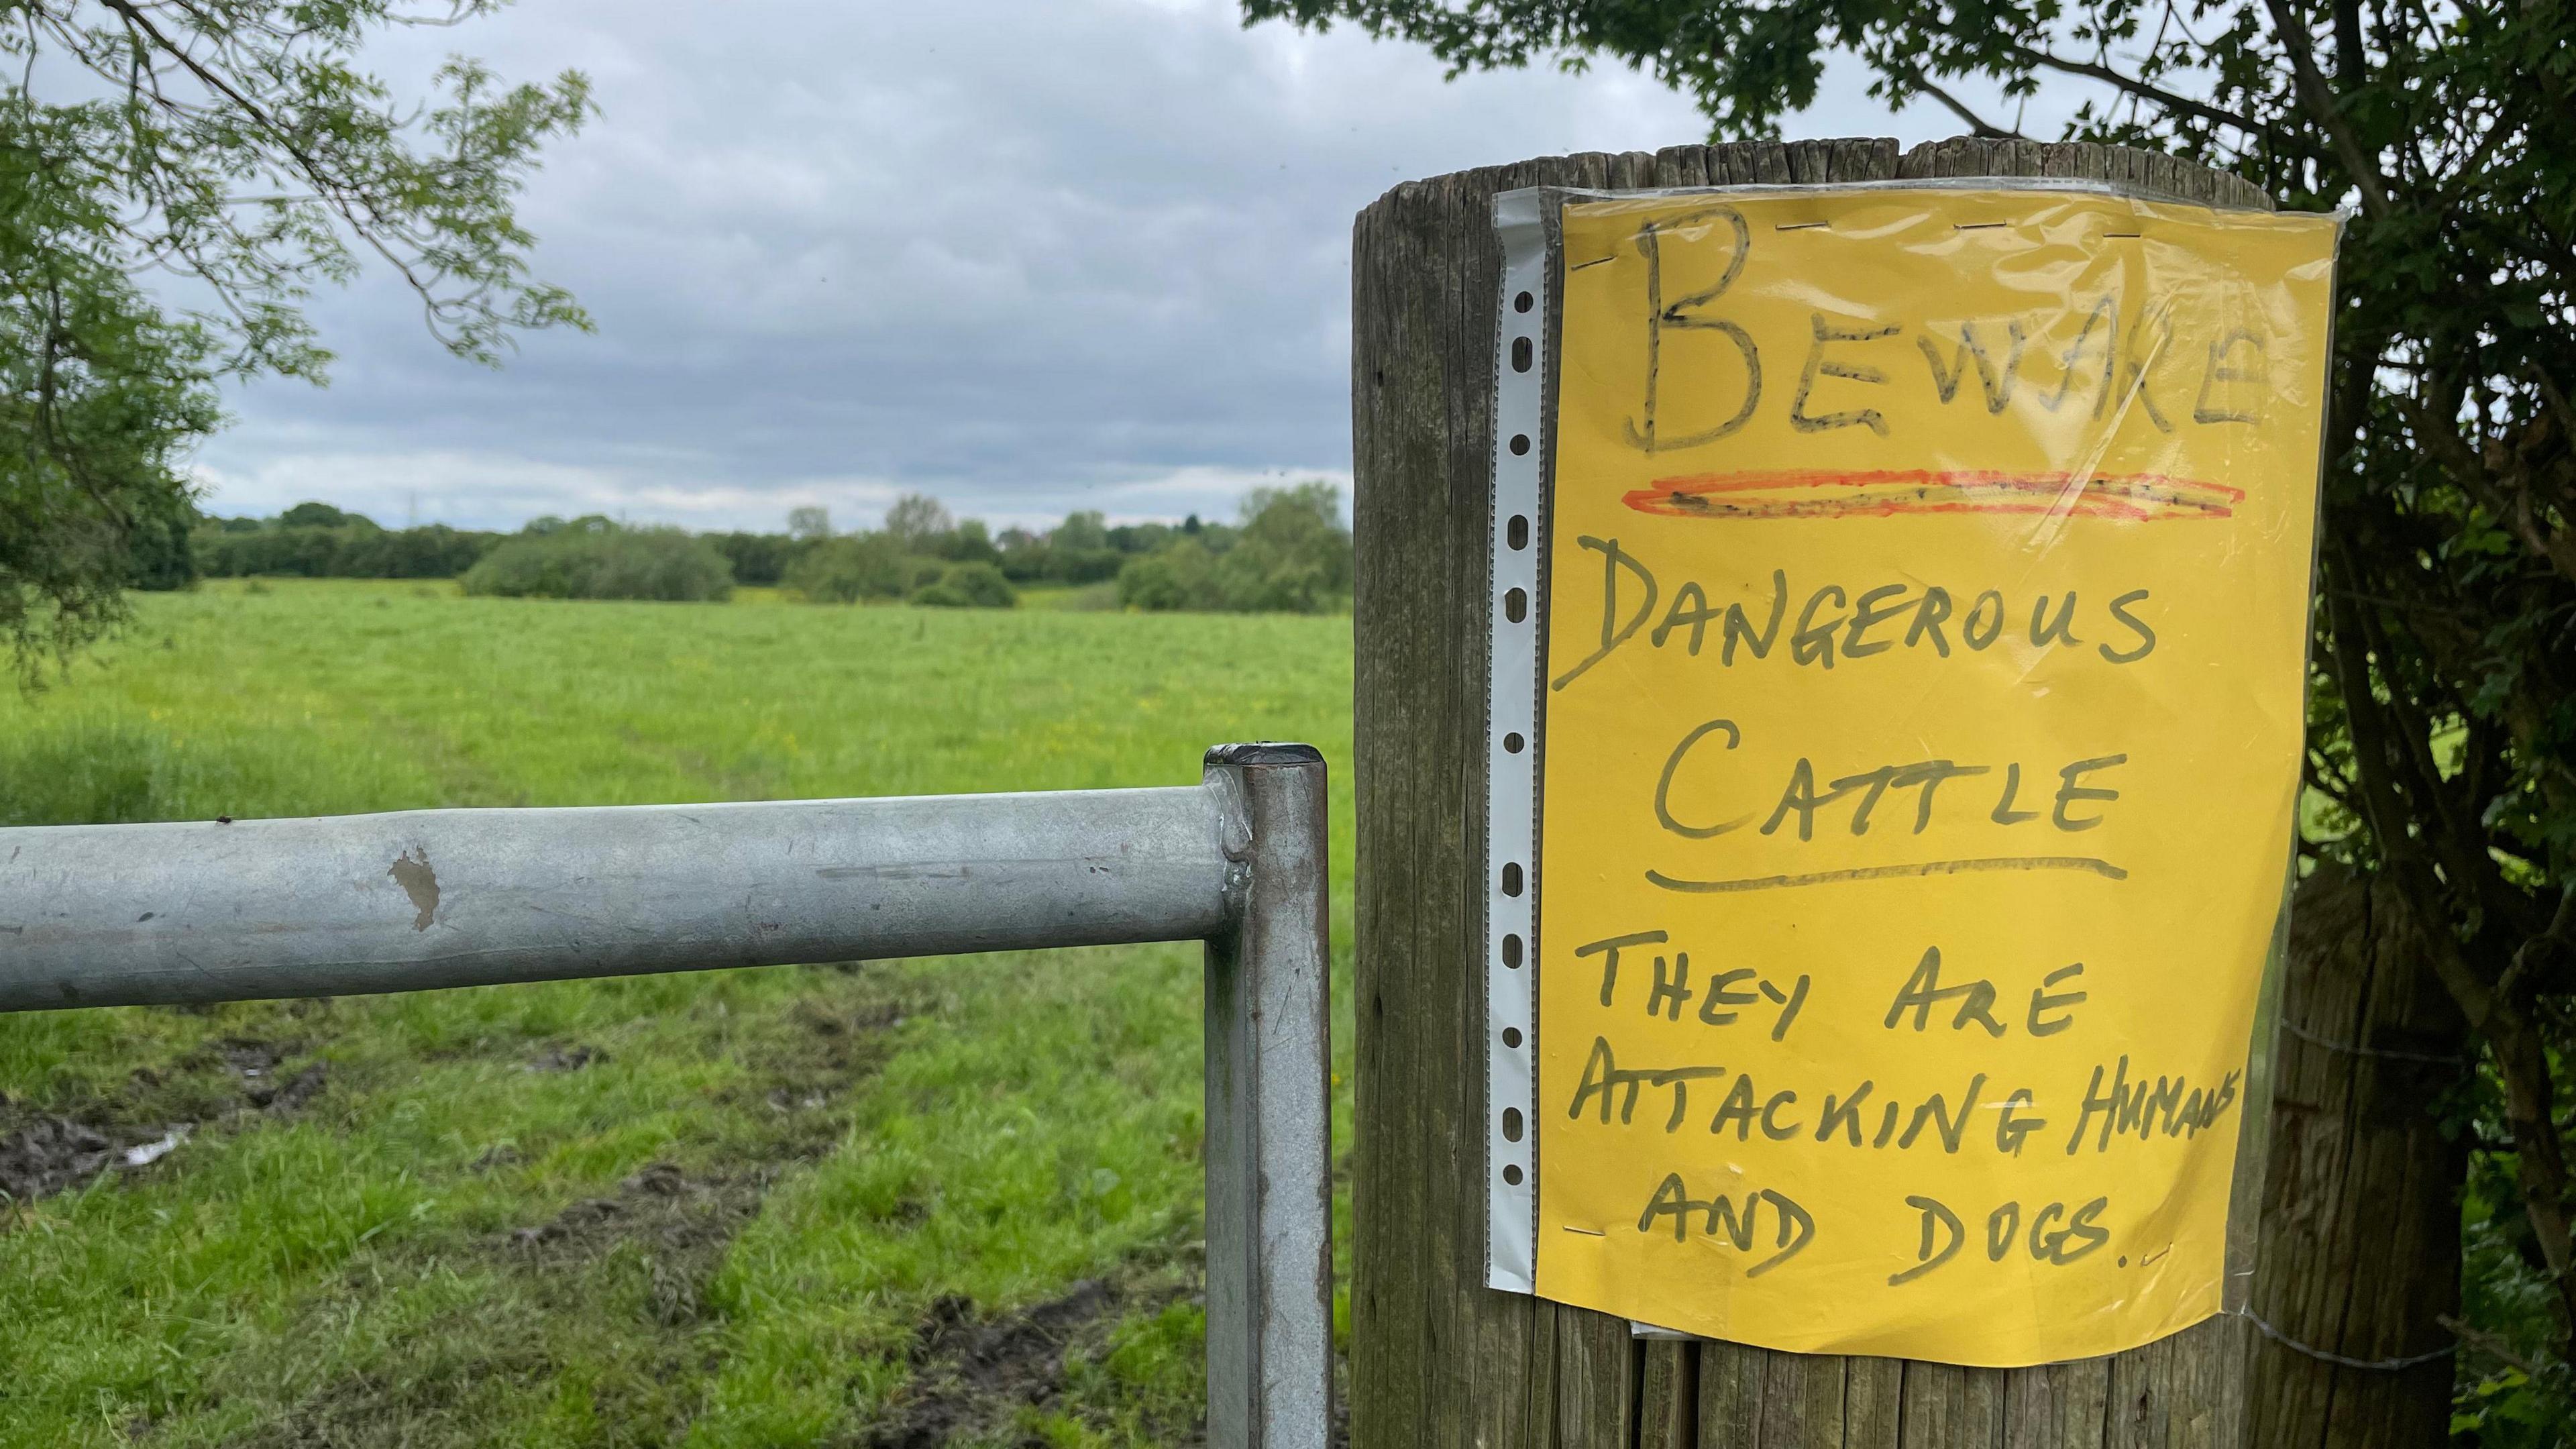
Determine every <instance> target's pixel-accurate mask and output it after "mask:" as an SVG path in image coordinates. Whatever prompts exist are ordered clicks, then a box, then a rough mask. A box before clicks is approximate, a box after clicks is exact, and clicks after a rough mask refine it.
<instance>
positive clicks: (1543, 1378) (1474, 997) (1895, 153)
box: [1351, 139, 2269, 1449]
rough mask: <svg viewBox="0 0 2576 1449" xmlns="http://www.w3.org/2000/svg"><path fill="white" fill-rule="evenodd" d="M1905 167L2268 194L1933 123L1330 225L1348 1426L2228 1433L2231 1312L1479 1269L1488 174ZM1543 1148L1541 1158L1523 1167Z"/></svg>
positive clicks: (1564, 1440)
mask: <svg viewBox="0 0 2576 1449" xmlns="http://www.w3.org/2000/svg"><path fill="white" fill-rule="evenodd" d="M1937 176H2062V177H2085V178H2095V179H2103V180H2115V181H2119V182H2122V183H2125V184H2128V185H2132V186H2143V187H2147V188H2151V189H2154V190H2157V191H2160V192H2162V193H2164V194H2166V195H2169V196H2172V197H2174V198H2175V199H2178V200H2189V201H2201V202H2217V203H2221V204H2228V205H2239V206H2268V205H2269V202H2268V201H2267V200H2266V199H2265V198H2264V197H2263V196H2262V195H2261V193H2260V192H2259V191H2258V190H2257V189H2255V188H2254V187H2252V186H2250V185H2249V184H2247V183H2246V182H2244V181H2243V180H2241V179H2239V178H2237V177H2234V176H2226V175H2220V174H2218V173H2214V172H2207V171H2203V170H2201V169H2199V168H2197V167H2192V166H2188V165H2185V164H2182V163H2179V162H2174V161H2171V160H2170V159H2168V158H2161V157H2149V156H2145V155H2142V154H2140V153H2136V152H2131V151H2127V150H2124V149H2121V148H2116V147H2101V146H2089V145H2064V146H2058V145H2038V144H2034V143H2030V142H2009V141H1986V140H1968V139H1962V140H1954V141H1943V142H1937V143H1932V144H1929V145H1924V146H1917V147H1915V148H1914V149H1912V150H1911V151H1906V152H1904V153H1902V154H1900V153H1899V150H1898V147H1897V145H1896V143H1895V142H1893V141H1888V140H1868V139H1861V140H1832V141H1801V142H1793V143H1786V144H1780V143H1744V144H1727V145H1712V146H1674V147H1668V148H1666V149H1664V150H1662V151H1659V152H1655V153H1653V154H1647V153H1644V152H1629V153H1626V154H1623V155H1617V156H1611V155H1599V154H1594V155H1580V156H1559V157H1548V158H1543V159H1539V160H1534V161H1525V162H1521V163H1519V164H1517V165H1511V166H1497V167H1491V168H1488V169H1485V170H1479V171H1468V172H1460V173H1458V174H1455V175H1450V176H1442V177H1435V178H1433V179H1430V180H1426V181H1411V182H1406V183H1405V184H1403V185H1401V186H1398V187H1396V188H1395V189H1394V190H1392V191H1390V192H1388V193H1387V194H1386V195H1385V196H1384V197H1383V198H1381V199H1380V200H1379V201H1378V202H1377V203H1376V204H1374V205H1372V206H1371V207H1369V208H1368V210H1366V211H1365V212H1362V213H1361V215H1360V217H1359V221H1358V224H1357V226H1356V228H1355V231H1354V235H1353V243H1352V250H1353V264H1352V375H1351V408H1352V452H1353V460H1352V461H1353V472H1354V476H1355V481H1356V489H1355V493H1356V497H1355V499H1354V504H1353V515H1354V519H1355V522H1356V526H1357V530H1358V545H1359V573H1358V599H1357V613H1356V620H1355V630H1356V636H1357V637H1356V644H1357V670H1356V677H1355V688H1356V693H1357V698H1356V701H1355V705H1356V711H1357V718H1356V727H1357V738H1356V751H1357V758H1356V759H1355V761H1354V765H1355V772H1354V773H1355V778H1356V781H1357V788H1358V797H1359V800H1358V805H1359V839H1358V862H1359V865H1358V869H1359V887H1358V919H1357V930H1358V938H1359V959H1358V970H1357V980H1356V986H1357V991H1356V996H1357V1010H1358V1029H1359V1040H1358V1073H1359V1075H1358V1080H1357V1082H1356V1083H1355V1084H1354V1088H1355V1095H1356V1107H1357V1113H1358V1120H1357V1122H1356V1124H1355V1125H1356V1129H1357V1130H1356V1132H1355V1134H1354V1143H1353V1159H1354V1172H1355V1175H1356V1181H1355V1185H1354V1191H1353V1204H1352V1206H1353V1215H1354V1230H1353V1243H1352V1257H1353V1271H1354V1281H1353V1285H1352V1294H1351V1333H1352V1347H1351V1397H1352V1430H1353V1439H1354V1442H1355V1444H1357V1445H1358V1446H1359V1449H1418V1446H1449V1445H1473V1446H1478V1449H1594V1446H1599V1449H1631V1446H1656V1449H1667V1446H1673V1449H1966V1446H1976V1449H1997V1446H2007V1449H2114V1446H2116V1449H2131V1446H2137V1449H2145V1446H2155V1449H2167V1446H2175V1449H2180V1446H2192V1445H2210V1446H2227V1449H2233V1446H2237V1445H2240V1444H2243V1443H2244V1442H2246V1441H2245V1432H2246V1430H2245V1410H2246V1384H2247V1364H2248V1362H2249V1355H2248V1353H2247V1350H2246V1346H2245V1342H2246V1339H2245V1326H2244V1324H2243V1323H2242V1322H2241V1321H2238V1320H2232V1319H2230V1320H2219V1321H2214V1322H2211V1323H2206V1324H2203V1325H2201V1326H2199V1327H2197V1328H2194V1329H2192V1330H2189V1331H2188V1332H2185V1333H2182V1334H2178V1335H2176V1336H2175V1337H2173V1338H2171V1339H2168V1340H2166V1341H2164V1342H2162V1343H2159V1344H2155V1345H2152V1346H2150V1347H2149V1348H2146V1349H2142V1350H2139V1351H2137V1352H2135V1353H2131V1354H2124V1355H2120V1356H2118V1357H2117V1358H2114V1359H2107V1360H2095V1361H2091V1362H2088V1363H2077V1364H2057V1365H2049V1366H2045V1367H2040V1368H2032V1369H2020V1370H2013V1371H2009V1372H2005V1371H1996V1370H1972V1369H1962V1368H1957V1367H1953V1366H1949V1365H1940V1364H1922V1363H1909V1362H1903V1361H1899V1360H1891V1359H1861V1358H1854V1359H1844V1358H1835V1357H1828V1356H1801V1355H1795V1354H1782V1353H1773V1352H1769V1351H1767V1350H1762V1349H1755V1348H1748V1347H1744V1346H1742V1345H1736V1344H1723V1343H1704V1344H1654V1345H1647V1344H1641V1343H1640V1342H1638V1341H1636V1340H1634V1339H1632V1338H1631V1337H1630V1336H1629V1333H1628V1329H1627V1325H1625V1324H1624V1323H1621V1322H1619V1321H1617V1320H1615V1319H1610V1318H1607V1317H1604V1316H1602V1315H1600V1314H1595V1313H1589V1312H1585V1311H1583V1310H1581V1309H1576V1308H1568V1307H1563V1306H1560V1305H1557V1304H1552V1303H1544V1302H1539V1301H1536V1300H1533V1299H1529V1298H1525V1297H1521V1296H1518V1295H1515V1294H1507V1293H1496V1292H1492V1291H1490V1290H1488V1289H1486V1288H1484V1287H1483V1286H1482V1285H1483V1280H1484V1190H1483V1184H1482V1173H1483V1166H1484V1120H1485V1116H1484V1114H1485V1100H1484V1097H1485V1092H1484V1080H1483V1070H1482V1064H1483V1061H1484V1045H1483V1041H1482V1033H1483V1029H1484V964H1483V961H1482V960H1481V951H1482V913H1481V906H1480V897H1481V886H1480V880H1481V876H1482V840H1483V832H1484V765H1483V741H1484V728H1483V719H1484V691H1485V667H1486V612H1485V607H1484V604H1485V594H1486V592H1487V558H1486V544H1487V537H1488V533H1487V530H1488V528H1489V526H1490V512H1491V494H1490V491H1489V490H1490V478H1489V474H1488V469H1489V463H1490V456H1491V455H1490V448H1491V439H1492V415H1491V414H1492V397H1493V371H1492V369H1493V342H1494V335H1495V316H1494V306H1495V301H1496V298H1495V288H1496V286H1497V284H1498V274H1499V268H1500V257H1499V255H1498V254H1497V252H1496V250H1495V247H1494V241H1493V233H1492V220H1491V207H1492V200H1493V197H1494V195H1495V194H1496V193H1497V192H1501V191H1507V190H1511V189H1513V188H1515V187H1522V186H1538V185H1554V186H1575V187H1604V186H1618V187H1642V186H1701V185H1741V184H1747V183H1757V182H1768V183H1790V182H1799V183H1809V184H1813V183H1821V182H1842V181H1873V180H1889V179H1918V178H1925V177H1937ZM1542 1167H1543V1165H1542Z"/></svg>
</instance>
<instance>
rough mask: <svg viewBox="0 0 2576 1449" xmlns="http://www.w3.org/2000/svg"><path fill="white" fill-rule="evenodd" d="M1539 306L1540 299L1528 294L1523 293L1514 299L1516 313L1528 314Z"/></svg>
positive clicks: (1513, 306)
mask: <svg viewBox="0 0 2576 1449" xmlns="http://www.w3.org/2000/svg"><path fill="white" fill-rule="evenodd" d="M1537 305H1538V298H1536V297H1533V296H1531V295H1530V294H1529V293H1527V292H1523V293H1521V294H1520V295H1519V296H1517V297H1514V298H1513V299H1512V310H1513V311H1515V312H1526V311H1528V310H1529V309H1531V308H1532V307H1535V306H1537Z"/></svg>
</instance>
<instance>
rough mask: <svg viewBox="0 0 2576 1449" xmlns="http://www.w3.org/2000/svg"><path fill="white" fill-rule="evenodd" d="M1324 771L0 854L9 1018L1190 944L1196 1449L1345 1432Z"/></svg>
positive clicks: (1313, 1446) (317, 825)
mask: <svg viewBox="0 0 2576 1449" xmlns="http://www.w3.org/2000/svg"><path fill="white" fill-rule="evenodd" d="M1327 843H1328V827H1327V816H1326V805H1325V793H1324V761H1323V756H1322V755H1320V754H1318V753H1317V752H1316V751H1315V750H1314V749H1313V748H1312V747H1310V746H1306V745H1290V744H1251V745H1221V746H1219V747H1217V748H1216V749H1213V750H1210V751H1209V752H1208V755H1207V760H1206V765H1205V771H1204V776H1203V779H1202V782H1201V783H1200V784H1198V785H1196V786H1179V787H1173V788H1169V789H1149V790H1085V791H1066V792H1060V793H1050V794H1025V795H950V796H921V797H913V798H898V799H878V800H795V801H780V802H774V803H763V804H730V805H640V806H621V807H614V808H601V809H573V810H422V811H409V812H404V813H399V814H387V815H347V816H334V817H326V818H316V819H300V820H242V821H215V822H208V823H185V824H167V825H67V826H49V827H27V828H12V829H0V1011H43V1010H57V1009H62V1008H69V1007H87V1006H145V1005H152V1006H170V1005H180V1004H185V1003H193V1002H211V1001H251V1000H264V999H269V998H276V997H295V996H336V995H349V994H356V993H365V992H384V991H426V990H431V989H435V988H440V987H449V986H486V985H492V984H496V983H500V982H512V981H552V980H562V979H566V978H571V977H588V976H623V975H636V974H641V973H647V972H658V971H696V970H706V969H710V968H714V967H722V966H772V965H788V964H796V963H804V962H816V961H847V960H862V959H867V958H870V957H877V958H883V957H890V956H935V955H950V954H956V953H961V952H970V951H1004V950H1023V949H1033V948H1039V947H1052V946H1103V945H1114V944H1127V943H1136V942H1146V941H1183V940H1199V941H1204V942H1206V943H1207V993H1206V1002H1207V1005H1206V1024H1207V1246H1208V1255H1207V1261H1208V1266H1207V1377H1208V1437H1209V1442H1210V1443H1212V1444H1216V1445H1221V1446H1229V1449H1230V1446H1237V1445H1240V1446H1245V1449H1322V1446H1323V1445H1324V1444H1325V1443H1326V1441H1327V1439H1328V1437H1329V1435H1330V1433H1331V1424H1332V1414H1331V1403H1332V1355H1331V1331H1332V1308H1331V1299H1332V1251H1331V1242H1330V1222H1331V1212H1330V1196H1331V1185H1330V1178H1331V1169H1330V1162H1331V1132H1330V1125H1329V1124H1330V1112H1331V1108H1330V1095H1329V1092H1330V1083H1329V1078H1328V1072H1329V1059H1330V1052H1329V1047H1328V1038H1329V1023H1330V1017H1329V1014H1328V1011H1327V1005H1326V1001H1327V997H1326V992H1327V978H1328V975H1329V969H1328V968H1329V961H1330V953H1329V941H1328V929H1327V892H1328V888H1329V871H1328V868H1327V865H1328V852H1327Z"/></svg>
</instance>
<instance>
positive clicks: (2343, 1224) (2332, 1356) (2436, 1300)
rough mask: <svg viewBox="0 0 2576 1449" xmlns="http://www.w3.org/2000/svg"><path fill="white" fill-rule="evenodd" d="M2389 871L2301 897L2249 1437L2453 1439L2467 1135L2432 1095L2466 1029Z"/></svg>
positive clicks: (2278, 1094) (2331, 881) (2455, 1070)
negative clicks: (2453, 1317)
mask: <svg viewBox="0 0 2576 1449" xmlns="http://www.w3.org/2000/svg"><path fill="white" fill-rule="evenodd" d="M2428 954H2430V948H2429V947H2428V946H2427V945H2426V944H2425V942H2424V939H2423V933H2422V931H2421V930H2420V929H2419V928H2418V927H2417V926H2416V925H2415V923H2414V921H2413V920H2412V919H2411V918H2410V917H2409V916H2408V915H2407V914H2406V911H2405V907H2404V905H2403V903H2402V902H2401V901H2400V900H2399V899H2398V895H2397V892H2396V891H2395V890H2394V889H2392V888H2390V887H2389V886H2388V885H2386V884H2384V883H2381V882H2377V881H2368V880H2357V879H2355V878H2354V877H2352V876H2351V875H2349V874H2346V873H2345V872H2344V871H2343V870H2341V869H2340V868H2338V867H2334V866H2320V867H2319V868H2318V869H2317V872H2316V874H2314V875H2312V876H2310V877H2309V878H2308V879H2307V880H2306V882H2304V883H2303V884H2301V885H2300V887H2299V895H2298V903H2297V904H2296V906H2294V907H2293V908H2292V910H2291V912H2290V953H2289V973H2288V979H2287V980H2286V981H2285V982H2284V983H2283V986H2282V992H2281V1042H2280V1053H2281V1054H2280V1057H2279V1065H2278V1066H2277V1068H2276V1069H2275V1076H2274V1078H2273V1094H2272V1104H2273V1105H2272V1141H2271V1159H2272V1160H2271V1168H2270V1171H2269V1172H2267V1173H2266V1174H2265V1178H2264V1188H2263V1238H2262V1249H2261V1254H2260V1256H2259V1257H2257V1258H2256V1260H2255V1268H2254V1303H2253V1308H2254V1312H2255V1313H2256V1314H2258V1315H2260V1316H2261V1318H2262V1321H2263V1322H2264V1323H2265V1324H2267V1325H2269V1326H2270V1327H2271V1328H2272V1329H2273V1331H2274V1332H2275V1333H2278V1334H2279V1335H2281V1338H2282V1339H2287V1340H2291V1341H2294V1342H2296V1343H2297V1344H2298V1345H2300V1346H2299V1347H2295V1348H2294V1347H2292V1346H2290V1343H2287V1342H2281V1341H2277V1340H2274V1339H2270V1338H2265V1339H2261V1340H2258V1341H2257V1343H2256V1344H2255V1357H2254V1379H2253V1390H2252V1392H2253V1399H2254V1409H2253V1419H2252V1423H2253V1435H2254V1437H2253V1442H2254V1443H2255V1444H2258V1445H2266V1446H2268V1445H2273V1444H2291V1445H2298V1446H2301V1449H2409V1446H2413V1445H2422V1444H2440V1443H2443V1442H2445V1440H2446V1439H2447V1438H2448V1436H2449V1434H2450V1423H2451V1375H2452V1373H2453V1371H2454V1369H2455V1368H2456V1364H2455V1362H2454V1360H2453V1357H2452V1355H2451V1354H2450V1353H2449V1352H2448V1351H2447V1350H2448V1349H2449V1346H2450V1344H2451V1341H2452V1334H2451V1331H2450V1330H2449V1329H2447V1328H2445V1327H2443V1326H2442V1323H2441V1321H2440V1320H2441V1319H2442V1318H2443V1317H2444V1316H2446V1315H2449V1314H2453V1313H2457V1312H2458V1311H2459V1305H2460V1196H2459V1195H2460V1188H2461V1184H2462V1182H2463V1181H2464V1180H2465V1179H2466V1178H2467V1176H2468V1144H2467V1143H2465V1142H2462V1141H2459V1140H2457V1139H2456V1138H2452V1137H2446V1136H2444V1135H2443V1131H2442V1123H2441V1120H2440V1115H2439V1103H2440V1102H2441V1101H2442V1099H2443V1097H2444V1096H2445V1095H2446V1094H2448V1093H2449V1092H2451V1091H2453V1090H2455V1089H2456V1088H2457V1087H2458V1086H2459V1085H2460V1082H2461V1079H2462V1078H2463V1077H2465V1076H2466V1075H2467V1073H2468V1070H2469V1068H2468V1062H2467V1059H2466V1057H2465V1055H2464V1053H2465V1051H2466V1050H2467V1049H2468V1048H2467V1041H2468V1028H2467V1026H2466V1024H2465V1023H2463V1022H2462V1021H2461V1020H2460V1010H2459V1007H2458V1006H2456V1005H2454V1004H2453V1003H2452V1001H2451V998H2450V996H2449V994H2448V993H2446V992H2445V991H2443V990H2442V987H2441V984H2440V983H2439V982H2438V981H2436V980H2434V979H2433V973H2432V968H2431V967H2430V966H2429V965H2428V964H2426V961H2425V957H2426V956H2427V955H2428Z"/></svg>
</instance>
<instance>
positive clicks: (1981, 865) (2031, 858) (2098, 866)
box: [1646, 855, 2129, 895]
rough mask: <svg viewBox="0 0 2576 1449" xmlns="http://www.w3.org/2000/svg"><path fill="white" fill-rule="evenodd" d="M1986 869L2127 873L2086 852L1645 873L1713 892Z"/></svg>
mask: <svg viewBox="0 0 2576 1449" xmlns="http://www.w3.org/2000/svg"><path fill="white" fill-rule="evenodd" d="M1988 870H2089V871H2091V872H2093V873H2094V874H2095V875H2098V876H2104V877H2107V878H2109V879H2111V880H2127V879H2128V878H2129V873H2128V872H2127V871H2125V870H2122V869H2121V868H2119V867H2118V866H2116V865H2113V864H2112V863H2111V862H2109V861H2107V860H2096V859H2094V858H2093V857H2092V856H2089V855H2001V856H1993V857H1989V858H1987V859H1984V860H1933V861H1926V862H1924V863H1923V864H1921V865H1866V866H1862V867H1860V868H1859V869H1857V870H1820V871H1817V872H1816V873H1814V874H1813V875H1764V876H1754V877H1751V878H1749V879H1746V880H1675V879H1673V878H1672V877H1671V876H1668V875H1666V874H1664V873H1663V872H1662V871H1659V870H1649V871H1647V872H1646V880H1647V882H1648V883H1649V884H1652V885H1659V886H1662V887H1663V888H1664V889H1666V890H1668V891H1687V892H1691V893H1693V894H1698V895H1716V894H1723V893H1725V892H1728V891H1767V890H1777V889H1780V888H1781V887H1784V886H1811V885H1830V884H1832V883H1833V882H1836V881H1846V880H1907V879H1914V878H1918V877H1921V876H1927V875H1967V874H1969V873H1971V872H1975V871H1988Z"/></svg>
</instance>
